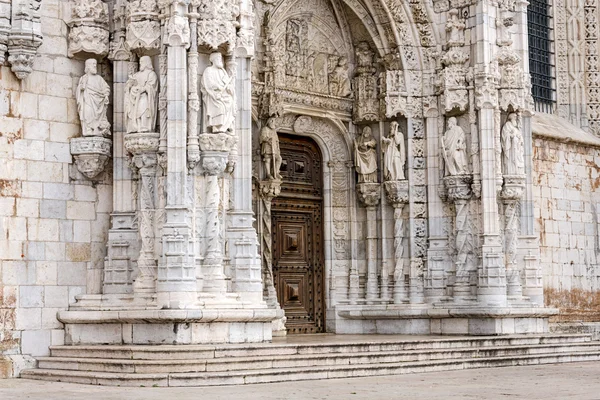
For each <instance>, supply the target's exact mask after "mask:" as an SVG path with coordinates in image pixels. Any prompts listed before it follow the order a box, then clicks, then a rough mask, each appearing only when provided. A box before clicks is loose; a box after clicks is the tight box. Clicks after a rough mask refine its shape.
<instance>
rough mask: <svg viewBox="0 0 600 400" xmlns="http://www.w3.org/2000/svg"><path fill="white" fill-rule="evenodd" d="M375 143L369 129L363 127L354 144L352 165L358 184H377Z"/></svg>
mask: <svg viewBox="0 0 600 400" xmlns="http://www.w3.org/2000/svg"><path fill="white" fill-rule="evenodd" d="M376 147H377V142H376V141H375V138H374V137H373V132H372V131H371V128H370V127H368V126H365V127H364V128H363V131H362V134H360V135H359V136H358V137H357V138H356V141H355V143H354V163H355V165H356V172H358V183H377V152H376V150H375V149H376Z"/></svg>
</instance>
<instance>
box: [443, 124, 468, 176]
mask: <svg viewBox="0 0 600 400" xmlns="http://www.w3.org/2000/svg"><path fill="white" fill-rule="evenodd" d="M441 141H442V143H441V144H442V155H443V156H444V161H445V164H446V176H455V175H465V174H468V173H469V169H468V165H467V152H466V149H467V142H466V136H465V131H464V130H463V129H462V128H461V127H460V126H458V124H457V122H456V118H454V117H451V118H450V119H448V130H446V133H445V134H444V136H443V137H442V140H441Z"/></svg>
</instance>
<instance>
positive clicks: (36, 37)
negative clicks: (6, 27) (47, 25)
mask: <svg viewBox="0 0 600 400" xmlns="http://www.w3.org/2000/svg"><path fill="white" fill-rule="evenodd" d="M41 5H42V0H14V1H13V7H12V23H11V24H12V26H11V30H10V34H9V35H8V54H9V55H8V62H9V63H10V65H11V70H12V71H13V72H14V74H15V75H16V76H17V78H19V79H25V78H26V77H27V76H28V75H29V74H30V73H31V72H32V66H33V60H34V58H35V55H36V52H37V49H38V47H40V46H41V44H42V40H43V36H42V28H41V21H40V13H39V9H40V7H41Z"/></svg>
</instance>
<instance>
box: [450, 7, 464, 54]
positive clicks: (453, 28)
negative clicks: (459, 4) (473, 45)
mask: <svg viewBox="0 0 600 400" xmlns="http://www.w3.org/2000/svg"><path fill="white" fill-rule="evenodd" d="M448 14H449V16H450V19H448V22H446V34H447V39H448V46H462V45H463V44H465V28H466V27H467V26H466V25H465V23H464V22H463V21H461V20H460V19H458V10H457V9H452V10H450V11H448Z"/></svg>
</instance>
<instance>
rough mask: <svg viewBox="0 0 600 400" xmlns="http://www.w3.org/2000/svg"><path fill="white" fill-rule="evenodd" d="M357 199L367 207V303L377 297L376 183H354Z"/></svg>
mask: <svg viewBox="0 0 600 400" xmlns="http://www.w3.org/2000/svg"><path fill="white" fill-rule="evenodd" d="M356 189H357V193H358V199H359V200H360V201H361V203H363V205H364V206H365V207H366V208H367V238H366V239H367V246H366V258H367V290H366V299H367V303H370V304H372V303H374V302H375V301H377V300H378V299H379V293H378V292H379V290H378V289H379V282H378V279H379V277H378V276H377V236H378V235H377V205H378V204H379V200H380V198H381V188H380V185H379V184H378V183H359V184H357V185H356Z"/></svg>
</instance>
